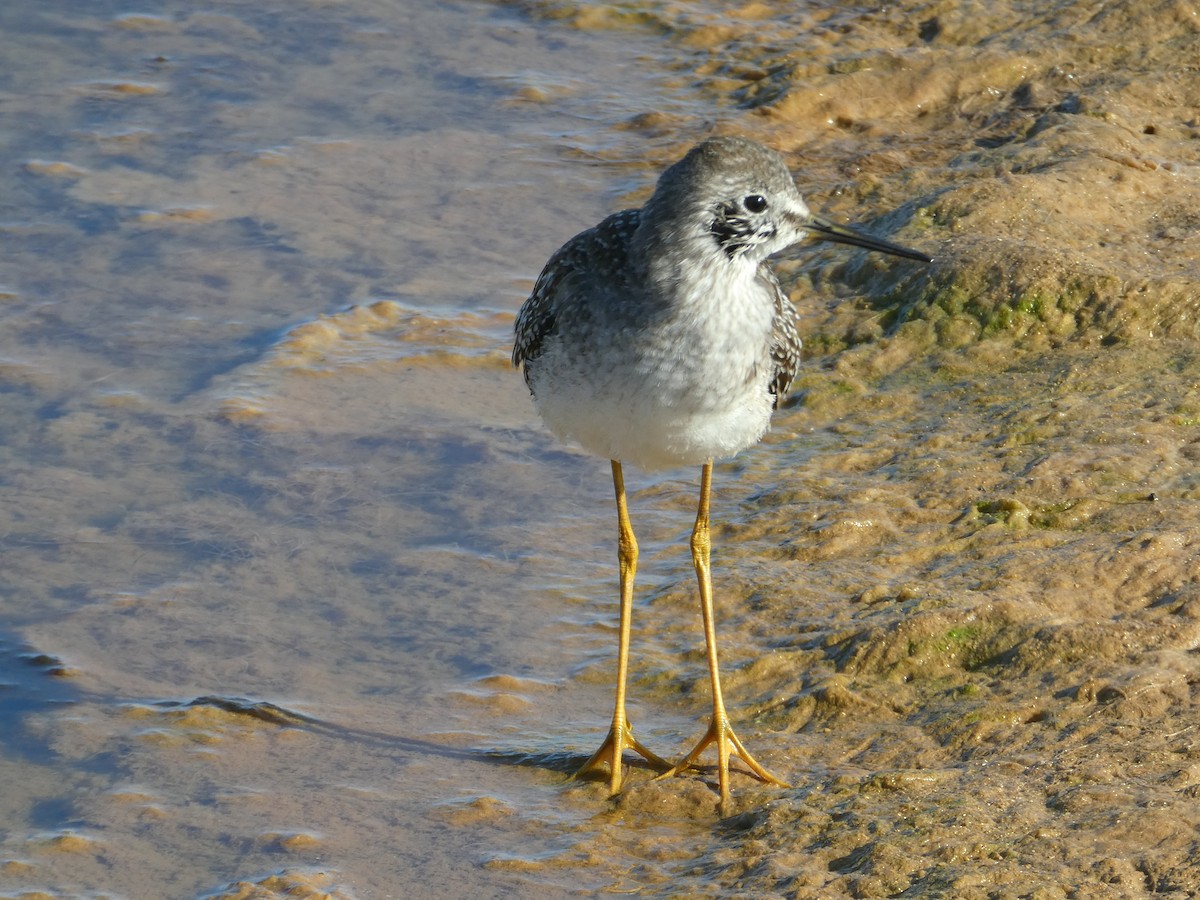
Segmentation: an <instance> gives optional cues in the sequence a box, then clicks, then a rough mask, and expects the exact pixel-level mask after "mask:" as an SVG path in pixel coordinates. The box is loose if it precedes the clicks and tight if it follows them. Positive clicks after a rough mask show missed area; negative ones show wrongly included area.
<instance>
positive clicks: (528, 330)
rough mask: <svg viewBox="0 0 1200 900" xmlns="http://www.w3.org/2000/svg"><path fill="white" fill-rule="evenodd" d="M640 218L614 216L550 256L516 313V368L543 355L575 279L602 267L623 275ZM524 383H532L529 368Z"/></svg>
mask: <svg viewBox="0 0 1200 900" xmlns="http://www.w3.org/2000/svg"><path fill="white" fill-rule="evenodd" d="M638 216H639V210H636V209H627V210H624V211H623V212H619V213H614V214H613V215H611V216H609V217H608V218H607V219H605V220H604V221H603V222H601V223H600V224H599V225H596V226H595V227H593V228H589V229H588V230H587V231H583V232H581V233H579V234H577V235H575V237H573V238H571V240H569V241H567V242H566V243H565V244H563V245H562V246H561V247H560V248H559V249H558V251H557V252H556V253H555V254H554V255H553V256H552V257H550V261H549V262H548V263H546V267H545V268H544V269H542V274H541V275H539V276H538V280H537V281H536V282H535V283H534V285H533V293H531V294H530V295H529V299H528V300H526V301H525V303H524V305H522V306H521V311H520V312H518V313H517V321H516V323H515V324H514V326H513V331H514V333H515V335H516V339H515V340H514V341H513V352H512V362H513V365H514V366H519V365H521V364H522V363H528V362H530V361H532V360H535V359H537V358H538V356H539V355H540V354H541V352H542V346H543V345H544V344H545V342H546V339H547V338H548V337H550V335H552V334H553V333H554V328H555V325H556V323H557V319H558V315H557V309H558V307H559V303H560V299H561V298H560V293H561V292H562V291H564V290H565V291H570V290H572V287H571V285H572V283H573V282H574V280H575V279H574V276H576V275H577V274H580V273H581V271H582V270H585V269H589V270H593V271H591V273H590V274H592V275H596V274H598V272H599V270H600V269H602V268H609V269H612V270H614V273H620V272H621V270H622V268H623V265H624V259H625V253H626V250H627V247H628V243H629V239H630V236H631V235H632V234H633V232H634V231H635V230H636V228H637V224H638ZM602 262H603V263H604V265H603V266H602V265H601V263H602ZM525 380H526V382H528V381H529V370H528V366H527V367H526V370H525Z"/></svg>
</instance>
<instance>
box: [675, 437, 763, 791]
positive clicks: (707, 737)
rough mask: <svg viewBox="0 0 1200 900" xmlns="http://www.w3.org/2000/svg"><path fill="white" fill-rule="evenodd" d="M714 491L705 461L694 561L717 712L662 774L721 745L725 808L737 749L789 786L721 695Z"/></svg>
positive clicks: (753, 766)
mask: <svg viewBox="0 0 1200 900" xmlns="http://www.w3.org/2000/svg"><path fill="white" fill-rule="evenodd" d="M711 493H712V461H711V460H710V461H709V462H706V463H705V464H704V468H703V470H701V473H700V506H699V509H698V510H697V512H696V526H695V528H693V529H692V564H693V565H694V566H695V567H696V580H697V581H698V582H699V585H700V613H701V616H702V617H703V619H704V644H705V647H706V649H707V651H708V671H709V674H710V675H711V676H712V697H713V714H712V721H711V722H710V723H709V726H708V730H707V731H706V732H705V733H704V737H702V738H701V739H700V742H699V743H698V744H696V746H695V747H694V748H692V751H691V752H690V753H688V754H687V756H685V757H684V758H683V759H682V760H680V762H679V763H678V764H677V765H675V766H673V767H672V768H671V769H670V770H669V771H667V772H664V773H663V774H662V775H661V776H660V777H662V778H666V777H667V776H668V775H677V774H679V773H680V772H682V771H684V770H685V769H688V768H690V767H691V766H692V764H693V763H695V761H696V759H697V758H698V757H699V756H700V754H701V753H703V752H704V751H705V750H706V749H708V746H709V745H710V744H716V745H717V773H718V778H719V786H720V792H721V808H722V809H724V808H725V807H726V806H727V804H728V802H729V757H730V755H731V754H732V753H734V752H736V753H737V755H738V756H740V757H741V758H742V762H744V763H745V764H746V765H747V766H749V767H750V771H751V772H753V773H754V775H755V777H757V778H758V779H759V780H760V781H765V782H767V783H768V784H777V785H779V786H781V787H787V784H786V782H783V781H780V780H779V779H778V778H776V777H775V776H774V775H772V774H771V773H769V772H768V771H767V770H766V769H764V768H763V767H762V766H760V765H759V764H758V762H756V761H755V759H754V757H753V756H751V755H750V754H749V752H747V750H746V748H745V746H743V744H742V742H741V741H740V740H739V739H738V736H737V735H736V734H735V733H734V731H733V726H732V725H730V723H729V715H728V714H727V713H726V712H725V701H724V699H723V698H722V696H721V674H720V671H719V669H718V667H717V629H716V625H715V624H714V623H713V604H712V569H711V566H710V564H709V555H710V552H711V546H712V543H711V541H710V539H709V531H708V507H709V499H710V495H711Z"/></svg>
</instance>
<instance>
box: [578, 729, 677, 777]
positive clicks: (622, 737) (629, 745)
mask: <svg viewBox="0 0 1200 900" xmlns="http://www.w3.org/2000/svg"><path fill="white" fill-rule="evenodd" d="M626 750H632V751H633V752H634V753H636V754H638V755H639V756H641V757H642V758H643V759H645V760H646V762H648V763H650V765H651V766H652V767H653V768H655V769H657V770H658V771H660V772H664V771H666V770H667V769H669V768H671V764H670V763H669V762H667V761H666V760H665V759H663V758H662V757H661V756H659V755H658V754H656V753H654V752H653V751H651V750H648V749H647V748H646V747H645V746H644V745H643V744H642V742H641V741H639V740H638V739H637V738H635V737H634V736H633V727H632V726H631V725H630V724H629V721H628V720H625V721H624V722H623V723H621V724H618V723H616V722H614V723H613V725H612V727H611V728H609V730H608V737H606V738H605V739H604V743H602V744H601V745H600V749H599V750H597V751H596V752H595V753H593V754H592V755H591V757H590V758H589V759H588V761H587V762H585V763H584V764H583V765H582V766H580V767H579V769H578V771H576V772H575V775H574V777H575V778H586V777H588V776H589V775H592V774H593V773H595V772H607V773H608V775H609V788H610V790H611V792H612V793H613V794H614V795H615V794H617V793H619V792H620V790H621V775H622V770H621V757H622V756H623V755H624V753H625V751H626Z"/></svg>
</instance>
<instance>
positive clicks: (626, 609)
mask: <svg viewBox="0 0 1200 900" xmlns="http://www.w3.org/2000/svg"><path fill="white" fill-rule="evenodd" d="M612 473H613V489H614V490H615V492H616V495H617V559H618V561H619V563H620V566H621V632H620V638H619V643H618V645H617V702H616V706H615V708H614V709H613V719H612V727H611V728H609V730H608V737H606V738H605V739H604V743H602V744H601V745H600V749H599V750H597V751H596V752H595V753H593V754H592V756H591V758H590V759H588V761H587V762H585V763H584V764H583V766H582V767H581V768H580V769H579V771H578V772H576V773H575V777H576V778H578V777H580V776H581V775H588V774H590V773H592V772H594V771H596V770H598V769H604V768H605V767H607V768H608V771H609V785H610V788H611V790H612V793H614V794H616V793H617V792H618V791H620V790H621V755H622V754H623V753H624V752H625V750H626V749H629V750H633V751H634V752H635V753H638V754H640V755H642V756H643V757H645V758H646V760H647V761H648V762H649V763H650V764H651V765H652V766H654V767H655V768H657V769H660V770H662V769H669V768H671V764H670V763H669V762H667V761H666V760H665V759H663V758H662V757H660V756H657V755H655V754H654V753H652V752H650V751H649V750H647V749H646V748H645V747H644V746H642V743H641V742H640V741H639V740H638V739H637V738H635V737H634V736H633V728H632V727H631V726H630V724H629V717H628V716H626V715H625V680H626V676H627V674H628V672H629V633H630V626H631V622H632V620H633V579H634V576H635V575H636V574H637V558H638V545H637V538H635V537H634V536H633V525H632V524H631V523H630V521H629V508H628V505H627V503H626V501H625V477H624V475H623V473H622V472H621V464H620V463H619V462H618V461H617V460H615V459H614V460H613V461H612Z"/></svg>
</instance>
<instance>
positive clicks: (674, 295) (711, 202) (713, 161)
mask: <svg viewBox="0 0 1200 900" xmlns="http://www.w3.org/2000/svg"><path fill="white" fill-rule="evenodd" d="M756 197H760V198H763V199H764V200H765V201H766V204H767V205H766V207H765V209H760V210H757V211H755V210H756V208H757V206H758V201H756V200H752V201H751V202H750V206H751V207H754V208H747V198H756ZM808 215H809V213H808V208H807V207H806V206H805V205H804V201H803V200H802V199H801V198H800V194H799V192H798V191H797V190H796V187H795V185H794V184H793V182H792V179H791V176H790V174H789V173H788V170H787V167H786V166H785V165H784V163H783V160H782V159H781V158H780V157H779V156H778V155H777V154H775V153H774V152H772V151H770V150H768V149H767V148H765V147H762V146H761V145H759V144H755V143H753V142H751V141H747V140H742V139H736V138H720V139H716V140H711V141H706V142H704V143H703V144H700V145H699V146H697V147H695V148H694V149H693V150H692V151H691V152H690V153H689V154H688V155H687V156H686V157H685V158H684V159H683V160H681V161H680V162H678V163H676V164H675V165H674V166H672V167H671V168H669V169H667V171H666V172H664V173H663V175H662V177H661V178H660V179H659V182H658V186H657V189H656V190H655V193H654V196H653V197H651V198H650V200H649V201H648V202H647V203H646V205H645V206H644V207H642V208H641V209H631V210H625V211H624V212H619V213H616V214H615V215H612V216H609V217H608V218H607V219H605V220H604V221H603V222H601V223H600V224H599V225H596V226H595V227H593V228H590V229H588V230H587V231H585V232H583V233H582V234H579V235H577V236H576V237H574V238H572V239H571V240H570V241H568V242H567V244H566V245H565V246H563V247H562V248H561V249H560V250H559V251H558V252H557V253H555V254H554V256H553V257H552V258H551V259H550V262H549V263H548V264H547V265H546V268H545V269H544V270H543V272H542V274H541V277H540V278H538V280H537V284H536V285H535V286H534V289H533V294H532V295H531V296H530V298H529V300H527V301H526V303H525V305H524V306H523V307H522V309H521V312H520V314H519V316H518V317H517V323H516V344H515V346H514V348H513V363H514V364H523V365H524V375H525V380H526V382H527V383H528V385H529V388H530V390H531V391H532V393H533V397H534V402H535V404H536V405H537V408H538V411H539V412H540V413H541V415H542V418H543V419H544V420H545V421H546V423H547V424H548V425H549V426H550V427H551V429H552V430H554V431H555V432H556V433H557V434H558V435H559V436H561V437H563V438H567V439H571V440H575V441H577V442H578V443H580V444H582V445H583V446H584V448H586V449H587V450H590V451H591V452H593V453H596V454H598V455H600V456H607V457H609V458H610V459H620V460H624V461H626V462H631V463H634V464H636V465H638V466H641V467H643V468H647V469H656V468H662V467H664V466H673V465H690V464H699V463H702V462H704V461H705V460H708V459H712V458H714V457H724V456H730V455H732V454H734V453H737V452H738V451H739V450H741V449H743V448H745V447H747V446H749V445H750V444H753V443H754V442H755V441H757V440H758V439H759V438H760V437H762V435H763V433H764V432H765V431H766V428H767V424H768V422H769V420H770V416H771V410H772V408H773V407H774V405H775V403H776V400H777V398H778V397H779V396H780V395H781V394H782V393H783V392H784V391H786V390H787V387H788V385H789V384H790V383H791V381H792V378H793V376H794V375H795V373H796V369H797V366H798V365H799V362H800V338H799V335H798V333H797V330H796V321H795V318H796V311H795V309H794V307H793V306H792V304H791V302H790V301H789V300H788V299H787V297H786V296H785V295H784V293H783V291H782V289H781V288H780V286H779V281H778V280H777V279H776V277H775V273H774V272H773V271H772V270H771V267H770V265H769V264H768V263H767V257H768V256H770V255H771V254H772V253H775V252H778V251H779V250H782V249H784V248H785V247H787V246H788V245H790V244H793V243H795V242H796V241H798V240H800V239H801V238H803V237H804V234H805V232H804V230H803V222H804V221H806V219H807V218H808Z"/></svg>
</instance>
